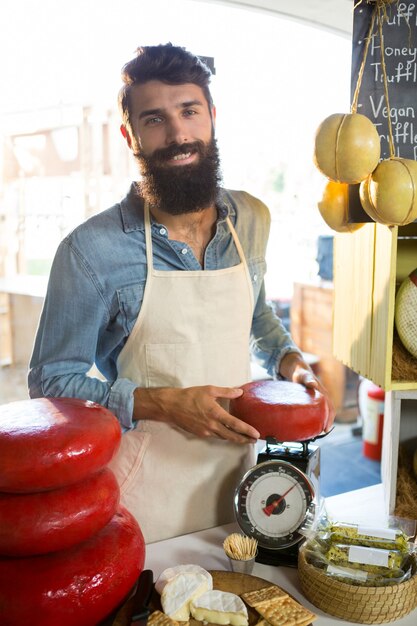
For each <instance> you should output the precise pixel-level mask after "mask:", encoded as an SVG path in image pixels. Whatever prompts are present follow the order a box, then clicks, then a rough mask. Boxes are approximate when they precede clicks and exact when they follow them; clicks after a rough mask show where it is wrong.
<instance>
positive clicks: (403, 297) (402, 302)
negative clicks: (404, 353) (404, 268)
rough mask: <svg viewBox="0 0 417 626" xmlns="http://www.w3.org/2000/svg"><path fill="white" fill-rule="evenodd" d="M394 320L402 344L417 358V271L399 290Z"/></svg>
mask: <svg viewBox="0 0 417 626" xmlns="http://www.w3.org/2000/svg"><path fill="white" fill-rule="evenodd" d="M394 319H395V327H396V329H397V332H398V336H399V338H400V339H401V343H402V344H403V346H404V347H405V348H406V349H407V350H408V352H409V353H410V354H411V355H412V356H414V357H415V358H417V269H415V270H414V271H413V272H411V274H410V275H409V276H407V278H406V279H405V280H403V282H402V283H401V285H400V288H399V289H398V292H397V295H396V298H395V318H394Z"/></svg>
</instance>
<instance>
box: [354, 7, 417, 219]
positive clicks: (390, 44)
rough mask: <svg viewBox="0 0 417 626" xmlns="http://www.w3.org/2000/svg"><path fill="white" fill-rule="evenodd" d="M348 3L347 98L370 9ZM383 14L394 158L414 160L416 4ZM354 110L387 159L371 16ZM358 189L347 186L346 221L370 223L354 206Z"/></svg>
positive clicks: (416, 157)
mask: <svg viewBox="0 0 417 626" xmlns="http://www.w3.org/2000/svg"><path fill="white" fill-rule="evenodd" d="M354 2H355V4H356V5H357V6H356V8H355V10H354V15H353V37H352V80H351V99H352V101H353V96H354V92H355V89H356V85H357V81H358V75H359V70H360V67H361V64H362V60H363V56H364V50H365V44H366V38H367V36H368V31H369V28H370V25H371V21H372V13H373V11H374V7H375V3H374V2H372V3H371V4H368V3H367V2H366V0H363V1H362V3H361V4H359V5H358V4H357V0H354ZM386 17H387V19H386V20H384V21H383V26H382V32H383V45H384V51H385V54H384V60H385V66H386V75H387V83H388V96H389V105H390V118H391V127H392V135H393V140H394V149H395V156H400V157H403V158H406V159H413V160H417V2H411V1H410V0H404V1H403V2H401V1H399V2H394V3H392V4H388V5H386ZM357 112H358V113H363V114H364V115H366V116H367V117H369V119H370V120H371V122H373V123H374V124H375V126H376V127H377V130H378V133H379V135H380V137H381V158H382V159H386V158H389V156H390V154H391V152H390V141H389V128H388V106H387V102H386V99H385V95H384V76H383V67H382V55H381V41H380V36H379V31H378V22H377V20H375V24H374V27H373V31H372V34H371V40H370V43H369V48H368V54H367V58H366V64H365V69H364V73H363V77H362V82H361V87H360V91H359V98H358V108H357ZM358 189H359V187H358V186H352V189H349V197H350V207H349V208H350V221H354V222H361V221H370V218H368V216H367V214H366V213H365V212H364V211H363V209H362V208H361V206H360V202H359V195H358Z"/></svg>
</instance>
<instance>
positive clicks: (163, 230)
mask: <svg viewBox="0 0 417 626" xmlns="http://www.w3.org/2000/svg"><path fill="white" fill-rule="evenodd" d="M166 232H167V229H166V228H160V229H159V234H160V235H165V233H166Z"/></svg>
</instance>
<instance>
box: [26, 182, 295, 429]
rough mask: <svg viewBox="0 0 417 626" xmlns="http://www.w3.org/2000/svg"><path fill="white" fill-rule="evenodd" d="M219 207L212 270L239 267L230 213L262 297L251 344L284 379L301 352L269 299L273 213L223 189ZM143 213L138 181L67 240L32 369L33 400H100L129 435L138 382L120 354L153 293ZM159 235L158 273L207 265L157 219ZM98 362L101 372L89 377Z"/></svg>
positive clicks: (257, 296) (208, 254) (257, 297)
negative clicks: (147, 292)
mask: <svg viewBox="0 0 417 626" xmlns="http://www.w3.org/2000/svg"><path fill="white" fill-rule="evenodd" d="M216 206H217V212H218V219H217V222H216V229H215V234H214V237H213V239H212V240H211V241H210V243H209V244H208V246H207V248H206V251H205V256H204V269H207V270H217V269H223V268H226V267H231V266H234V265H237V264H238V263H239V262H240V259H239V255H238V252H237V250H236V246H235V244H234V242H233V239H232V236H231V233H230V230H229V228H228V226H227V223H226V216H227V215H229V216H230V219H231V221H232V223H233V225H234V228H235V230H236V232H237V235H238V237H239V240H240V242H241V245H242V247H243V251H244V254H245V257H246V261H247V264H248V268H249V273H250V277H251V281H252V286H253V292H254V303H255V305H254V312H253V319H252V328H251V341H250V343H251V345H250V348H251V350H252V353H253V356H254V357H255V359H256V360H257V361H258V362H259V363H260V364H261V365H262V366H263V367H265V368H266V369H267V371H268V373H269V374H270V375H271V376H272V377H274V378H276V377H277V371H279V364H280V361H281V359H282V358H283V356H285V354H287V353H288V352H299V350H298V348H297V347H296V346H295V344H294V342H293V341H292V339H291V337H290V335H289V334H288V332H287V331H286V330H285V328H284V326H283V325H282V323H281V321H280V320H279V319H278V318H277V317H276V315H275V314H274V313H273V311H272V309H271V307H270V306H269V305H268V304H267V303H266V301H265V287H264V274H265V271H266V263H265V251H266V245H267V241H268V235H269V227H270V215H269V211H268V208H267V207H266V206H265V205H264V204H263V203H262V202H261V201H260V200H258V199H256V198H254V197H253V196H250V195H249V194H248V193H245V192H243V191H226V190H224V189H222V190H221V191H220V193H219V197H218V200H217V202H216ZM143 208H144V206H143V199H142V198H141V197H140V196H139V195H138V193H137V191H136V185H135V184H134V183H133V184H132V186H131V188H130V191H129V193H128V195H127V196H126V197H125V198H124V199H123V200H122V202H120V203H119V204H116V205H114V206H113V207H111V208H110V209H108V210H106V211H103V212H102V213H99V214H97V215H94V216H93V217H91V218H90V219H88V220H87V221H85V222H84V223H83V224H81V225H80V226H78V227H77V228H75V229H74V230H73V231H72V232H71V233H70V234H69V235H68V236H67V237H66V238H65V239H64V240H63V241H62V242H61V244H60V245H59V247H58V250H57V253H56V255H55V258H54V261H53V264H52V268H51V273H50V277H49V283H48V289H47V294H46V298H45V303H44V307H43V311H42V315H41V319H40V324H39V328H38V332H37V336H36V340H35V345H34V350H33V354H32V358H31V362H30V371H29V393H30V396H31V397H32V398H36V397H42V396H49V397H57V396H61V397H77V398H82V399H85V400H91V401H93V402H97V403H99V404H101V405H103V406H105V407H108V408H109V409H110V410H111V411H112V412H113V413H114V414H115V415H116V416H117V417H118V419H119V421H120V423H121V425H122V427H123V428H124V429H129V428H132V412H133V391H134V389H135V388H136V387H137V385H136V384H135V383H134V382H132V381H131V380H128V379H126V378H119V377H118V373H117V357H118V355H119V353H120V351H121V350H122V348H123V346H124V344H125V343H126V340H127V338H128V336H129V334H130V332H131V331H132V329H133V326H134V325H135V322H136V319H137V317H138V314H139V311H140V307H141V304H142V298H143V293H144V288H145V282H146V275H147V262H146V250H145V227H144V211H143ZM151 233H152V244H153V261H154V267H155V269H157V270H164V271H169V270H184V271H187V270H201V269H202V268H201V266H200V263H199V262H198V260H197V259H196V257H195V256H194V253H193V251H192V249H191V248H190V247H189V246H187V245H186V244H184V243H181V242H179V241H174V240H170V239H169V238H168V232H167V229H166V228H165V226H164V225H163V224H159V223H157V222H155V221H153V222H152V224H151ZM236 306H239V303H238V302H237V303H236ZM248 350H249V346H248ZM92 365H95V366H96V368H97V369H98V370H99V372H100V374H101V375H102V376H100V377H94V376H92V375H91V372H90V370H91V368H92Z"/></svg>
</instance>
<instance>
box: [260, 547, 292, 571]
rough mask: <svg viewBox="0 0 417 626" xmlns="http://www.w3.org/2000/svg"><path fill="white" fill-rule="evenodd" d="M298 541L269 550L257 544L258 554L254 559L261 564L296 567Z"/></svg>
mask: <svg viewBox="0 0 417 626" xmlns="http://www.w3.org/2000/svg"><path fill="white" fill-rule="evenodd" d="M299 547H300V543H296V544H295V545H293V546H290V547H288V548H282V549H280V550H269V549H268V548H262V547H261V546H258V554H257V555H256V558H255V561H256V562H257V563H262V564H263V565H282V566H284V567H297V564H298V550H299Z"/></svg>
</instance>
